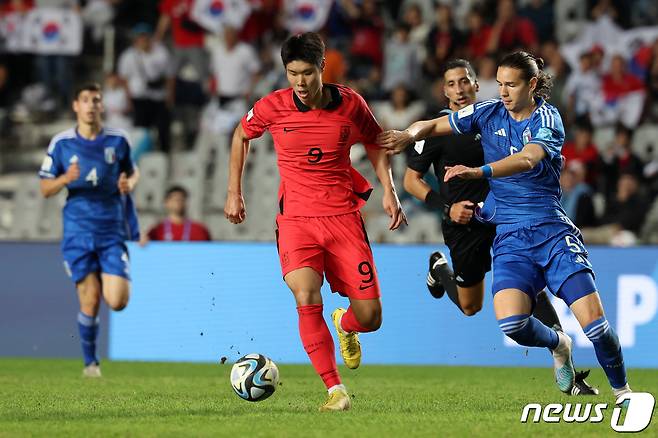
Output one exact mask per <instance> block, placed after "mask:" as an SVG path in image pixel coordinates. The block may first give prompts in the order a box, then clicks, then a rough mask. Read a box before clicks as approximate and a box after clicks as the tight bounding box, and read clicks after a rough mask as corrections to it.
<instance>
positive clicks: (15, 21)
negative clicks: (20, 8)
mask: <svg viewBox="0 0 658 438" xmlns="http://www.w3.org/2000/svg"><path fill="white" fill-rule="evenodd" d="M23 21H24V16H23V14H22V13H20V12H11V13H9V14H6V15H4V16H1V17H0V49H1V50H0V51H2V50H5V51H7V52H12V53H17V52H23V51H24V47H23V33H24V29H25V27H24V26H23Z"/></svg>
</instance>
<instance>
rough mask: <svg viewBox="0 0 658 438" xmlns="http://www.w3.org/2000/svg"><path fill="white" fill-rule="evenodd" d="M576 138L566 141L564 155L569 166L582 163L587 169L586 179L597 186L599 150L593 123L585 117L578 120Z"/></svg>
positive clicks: (563, 149)
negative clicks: (595, 141)
mask: <svg viewBox="0 0 658 438" xmlns="http://www.w3.org/2000/svg"><path fill="white" fill-rule="evenodd" d="M575 127H576V129H575V131H576V133H575V134H574V138H573V139H572V140H570V141H567V142H565V143H564V147H562V155H563V156H564V158H565V159H566V162H567V166H570V165H571V164H572V163H576V162H577V163H580V164H581V165H582V166H583V168H584V170H585V181H586V182H587V184H589V185H590V186H591V187H596V181H597V178H598V174H599V164H600V163H599V161H600V158H599V151H598V148H597V147H596V145H595V144H594V142H593V141H592V133H593V132H592V124H591V123H590V121H589V119H588V118H586V117H584V118H582V119H580V120H577V121H576V125H575Z"/></svg>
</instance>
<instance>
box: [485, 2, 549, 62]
mask: <svg viewBox="0 0 658 438" xmlns="http://www.w3.org/2000/svg"><path fill="white" fill-rule="evenodd" d="M497 14H498V15H497V18H496V22H495V23H494V25H493V28H492V30H491V37H490V38H489V45H488V47H487V52H488V53H498V52H508V51H511V50H514V49H517V48H523V49H524V50H527V51H529V52H530V53H537V49H538V45H537V42H538V40H537V30H536V29H535V25H534V24H533V23H532V21H530V20H528V19H527V18H523V17H519V16H517V14H516V7H515V6H514V1H513V0H500V1H499V2H498V13H497Z"/></svg>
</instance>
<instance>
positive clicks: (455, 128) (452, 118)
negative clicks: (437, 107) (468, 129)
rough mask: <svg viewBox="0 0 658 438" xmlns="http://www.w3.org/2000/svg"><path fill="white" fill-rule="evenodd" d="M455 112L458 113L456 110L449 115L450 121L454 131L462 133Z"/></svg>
mask: <svg viewBox="0 0 658 438" xmlns="http://www.w3.org/2000/svg"><path fill="white" fill-rule="evenodd" d="M455 114H457V113H456V112H454V113H452V114H450V116H449V117H448V122H450V127H451V128H452V131H453V132H454V133H456V134H461V133H462V132H461V131H460V130H459V128H458V127H457V122H455V120H454V117H455Z"/></svg>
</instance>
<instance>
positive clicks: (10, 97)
mask: <svg viewBox="0 0 658 438" xmlns="http://www.w3.org/2000/svg"><path fill="white" fill-rule="evenodd" d="M15 99H16V96H15V92H14V90H13V89H12V87H11V86H10V82H9V69H8V68H7V66H6V65H4V64H3V63H2V62H1V61H0V135H1V136H3V137H4V136H6V135H7V134H8V133H9V128H10V126H11V120H10V118H9V111H10V109H11V106H12V104H13V103H14V101H15Z"/></svg>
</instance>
